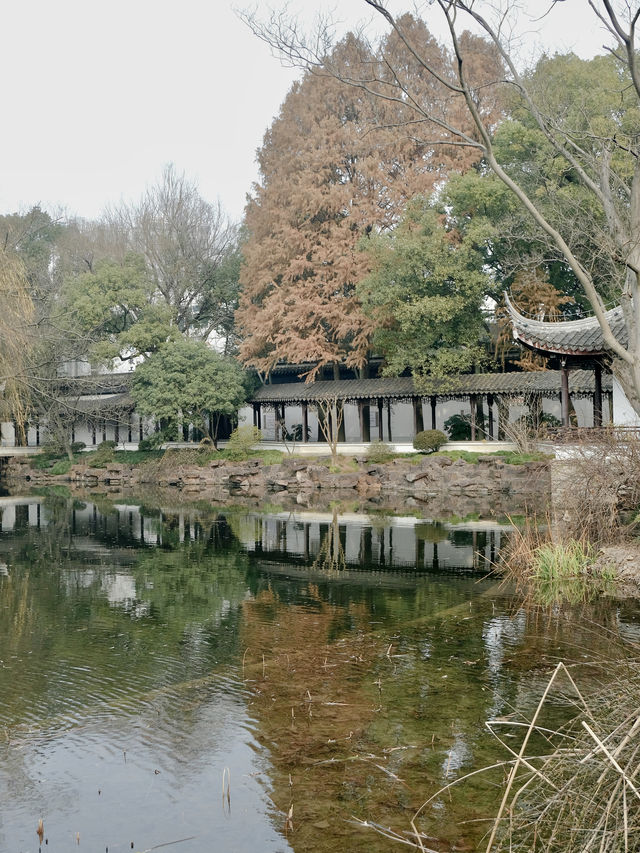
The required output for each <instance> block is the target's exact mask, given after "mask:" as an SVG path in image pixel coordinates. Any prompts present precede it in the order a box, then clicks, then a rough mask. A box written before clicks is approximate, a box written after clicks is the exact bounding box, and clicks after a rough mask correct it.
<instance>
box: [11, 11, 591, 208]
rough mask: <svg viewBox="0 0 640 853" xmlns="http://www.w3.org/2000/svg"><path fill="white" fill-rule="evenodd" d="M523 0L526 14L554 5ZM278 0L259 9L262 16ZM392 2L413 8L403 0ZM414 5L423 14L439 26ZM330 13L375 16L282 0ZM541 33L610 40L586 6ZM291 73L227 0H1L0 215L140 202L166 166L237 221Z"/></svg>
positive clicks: (586, 51)
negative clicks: (191, 181)
mask: <svg viewBox="0 0 640 853" xmlns="http://www.w3.org/2000/svg"><path fill="white" fill-rule="evenodd" d="M249 2H250V0H247V2H246V3H245V2H244V0H237V3H234V4H233V6H240V7H246V6H247V5H249ZM523 2H525V5H527V6H528V7H529V9H532V10H533V14H534V16H535V15H542V14H543V13H544V12H545V11H546V10H547V8H548V6H549V4H550V0H523ZM283 3H284V0H272V2H270V3H262V2H261V3H258V4H257V6H258V10H259V14H260V13H261V10H264V14H266V13H267V12H268V9H269V7H271V6H275V7H281V6H282V5H283ZM388 5H389V8H390V9H391V10H392V11H394V12H398V11H401V10H403V9H411V8H412V2H411V0H389V4H388ZM422 5H423V6H426V9H427V12H426V13H425V17H426V20H427V21H428V22H432V21H436V20H438V17H439V16H438V10H437V9H435V8H430V7H429V6H428V5H427V4H424V3H423V4H422ZM333 8H338V9H339V13H338V15H337V17H339V18H340V19H341V20H344V21H345V24H346V26H345V29H348V28H350V27H351V28H353V27H354V26H355V25H356V24H357V23H358V22H360V21H363V20H364V21H367V20H370V19H371V10H370V9H369V7H367V6H366V5H365V4H364V2H363V0H340V2H339V3H335V2H332V0H317V2H312V0H290V3H289V9H290V11H291V12H292V13H301V14H303V15H305V16H306V17H307V20H309V21H310V20H311V19H312V17H313V13H314V12H315V11H316V10H323V9H325V10H330V9H333ZM541 26H542V27H543V32H542V35H541V36H537V35H536V31H537V30H538V29H539V28H540V27H541ZM527 28H528V29H529V26H528V27H527ZM432 29H433V32H434V33H436V35H438V34H439V32H441V31H439V30H438V28H437V27H436V26H432ZM536 40H538V41H540V42H541V43H544V44H545V45H547V46H548V47H549V48H550V49H552V50H565V49H567V50H568V49H573V50H575V52H577V53H579V54H580V55H582V56H591V55H593V54H594V53H596V52H598V51H599V49H600V46H601V45H602V44H603V42H604V41H605V38H604V36H603V34H602V31H598V29H597V28H596V26H595V25H594V19H593V17H592V16H591V15H590V13H589V10H588V8H587V2H586V0H564V2H562V3H560V4H558V6H557V7H556V9H555V10H554V11H553V13H552V14H551V15H550V16H548V17H547V18H546V19H545V20H544V22H543V23H532V24H531V25H530V34H529V36H528V40H527V46H528V45H529V44H531V45H532V46H533V43H534V42H535V41H536ZM298 73H299V72H298V71H296V70H294V69H290V68H283V67H282V66H281V65H280V63H279V61H278V60H277V59H274V58H273V57H272V56H271V54H270V51H269V49H268V48H267V46H266V45H264V44H263V43H262V42H260V41H259V40H258V39H257V38H256V37H255V36H253V35H252V33H251V32H250V31H249V30H248V28H247V27H246V26H245V25H244V24H243V23H242V22H241V21H240V20H239V19H238V18H237V16H236V15H235V14H234V11H233V8H232V4H231V3H230V2H228V0H171V2H169V0H110V2H108V3H106V2H104V0H22V2H12V3H6V4H3V11H2V35H1V36H0V79H2V80H3V87H2V88H3V93H2V116H3V119H4V120H3V122H2V134H1V136H0V213H8V212H12V211H15V210H19V209H25V208H27V207H29V206H31V205H33V204H37V203H39V204H41V205H42V206H43V207H46V208H47V209H49V210H52V209H55V208H64V209H65V210H66V211H67V212H68V213H70V214H77V215H80V216H83V217H86V218H94V217H97V216H98V215H99V214H100V212H101V210H102V209H103V208H104V207H105V205H106V204H108V203H117V202H118V201H120V200H121V199H125V200H130V199H134V198H137V197H138V196H139V195H140V194H141V192H142V191H143V189H144V187H145V186H146V185H147V184H150V183H154V182H155V181H156V180H157V179H158V178H159V176H160V173H161V170H162V167H163V166H164V165H165V164H166V163H169V162H173V163H175V165H176V168H177V169H178V170H179V171H184V172H186V174H187V176H188V177H189V178H191V179H194V180H195V181H196V182H197V183H198V186H199V188H200V192H201V194H202V195H203V196H204V197H205V198H206V199H208V200H210V201H215V200H216V199H217V198H219V199H220V201H221V202H222V205H223V207H224V209H225V210H226V212H227V213H228V214H229V215H230V216H231V217H232V218H235V219H239V218H240V217H241V216H242V211H243V208H244V203H245V196H246V193H247V192H248V191H249V189H250V186H251V183H252V181H253V180H255V179H256V176H257V170H256V165H255V152H256V149H257V148H258V147H259V146H260V144H261V142H262V137H263V134H264V132H265V130H266V129H267V127H268V126H269V125H270V123H271V121H272V119H273V117H274V116H275V115H276V114H277V112H278V109H279V106H280V104H281V103H282V101H283V100H284V98H285V96H286V93H287V90H288V89H289V86H290V85H291V83H292V81H293V80H294V79H295V77H296V76H297V74H298Z"/></svg>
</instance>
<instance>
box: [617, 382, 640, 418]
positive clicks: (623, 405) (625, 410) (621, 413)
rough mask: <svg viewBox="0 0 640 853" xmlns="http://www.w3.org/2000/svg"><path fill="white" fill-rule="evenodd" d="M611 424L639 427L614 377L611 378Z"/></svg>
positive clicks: (635, 416)
mask: <svg viewBox="0 0 640 853" xmlns="http://www.w3.org/2000/svg"><path fill="white" fill-rule="evenodd" d="M613 423H614V424H615V425H616V426H640V418H639V417H638V415H637V414H636V412H635V411H634V409H633V406H632V405H631V403H630V402H629V401H628V400H627V398H626V396H625V393H624V391H623V390H622V386H621V385H620V383H619V382H618V380H617V379H616V378H615V376H614V377H613Z"/></svg>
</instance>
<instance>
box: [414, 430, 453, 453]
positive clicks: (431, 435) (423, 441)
mask: <svg viewBox="0 0 640 853" xmlns="http://www.w3.org/2000/svg"><path fill="white" fill-rule="evenodd" d="M446 441H447V436H446V435H445V434H444V433H443V432H440V430H439V429H424V430H422V432H419V433H418V434H417V435H416V437H415V438H414V439H413V446H414V447H415V449H416V450H420V451H421V452H422V453H433V451H434V450H438V449H439V448H440V447H442V445H443V444H444V443H445V442H446Z"/></svg>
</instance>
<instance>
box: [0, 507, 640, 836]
mask: <svg viewBox="0 0 640 853" xmlns="http://www.w3.org/2000/svg"><path fill="white" fill-rule="evenodd" d="M0 514H1V519H0V522H1V533H0V697H1V698H0V732H3V733H4V734H3V735H2V736H1V737H0V797H1V798H2V802H3V803H4V804H6V803H10V806H9V807H8V808H6V807H5V808H4V809H3V813H2V816H1V817H0V849H2V850H8V851H14V850H16V851H17V850H30V849H36V847H35V841H36V838H37V836H36V833H35V830H36V827H37V822H38V819H39V818H41V817H42V818H43V820H44V825H45V835H46V836H47V838H48V839H49V845H48V849H50V850H52V851H55V850H68V849H69V848H70V846H71V842H72V840H73V843H74V844H75V837H76V833H77V832H79V833H80V838H81V846H85V847H86V849H95V850H101V849H105V847H106V846H109V849H110V850H112V851H113V850H118V849H119V850H124V849H131V848H130V843H131V842H132V841H133V842H134V844H135V849H147V848H150V847H152V846H154V845H159V844H166V843H169V842H173V841H177V840H180V839H188V838H190V837H191V836H195V837H194V838H191V839H190V840H184V841H181V844H180V845H179V846H177V847H176V849H179V850H189V851H202V850H205V849H214V847H215V848H216V849H228V850H234V851H242V850H252V851H254V850H256V849H260V850H265V851H280V850H288V849H296V850H309V849H313V850H335V849H337V848H338V846H339V845H341V846H342V847H344V848H345V849H349V850H354V851H355V850H363V851H365V850H366V851H375V850H383V849H387V847H388V843H387V842H386V841H384V840H383V839H380V838H379V837H378V836H372V835H371V833H370V832H367V831H365V830H363V828H362V827H361V826H360V825H358V824H357V823H354V822H353V821H354V819H356V820H366V821H376V822H379V823H384V824H386V825H389V826H394V827H395V828H396V829H397V830H398V831H400V830H402V829H405V828H407V827H408V823H409V819H410V817H411V815H412V814H413V811H414V810H415V809H417V808H418V807H419V806H420V805H421V803H422V802H423V801H424V799H425V798H426V796H428V795H430V794H431V793H433V792H434V791H435V790H437V788H438V787H439V786H440V785H441V784H442V783H443V782H446V781H448V780H451V779H453V778H455V777H456V776H458V775H462V774H463V773H466V772H469V770H470V769H473V768H474V767H477V766H481V765H484V764H490V763H492V761H494V760H495V758H496V756H497V755H498V754H499V750H497V748H496V746H495V744H494V743H493V742H492V741H491V739H490V738H489V736H488V735H487V733H486V732H485V731H484V728H483V722H484V720H485V719H488V718H490V717H495V716H498V715H505V714H510V713H514V712H516V713H526V712H527V711H528V710H529V709H530V708H531V707H532V706H534V705H535V702H536V701H537V697H538V695H539V693H538V691H539V689H540V687H541V685H542V684H543V682H544V678H545V674H546V672H547V669H548V667H549V666H550V665H553V664H554V663H555V661H556V660H557V659H558V658H559V657H562V658H563V659H564V660H569V661H575V662H580V661H584V660H585V658H586V657H587V656H588V657H589V658H593V657H595V658H596V659H597V658H598V657H602V658H608V656H610V654H611V639H610V638H611V635H612V634H617V633H619V632H620V631H623V632H625V633H626V634H627V635H631V636H636V635H637V633H638V630H637V625H638V615H637V609H636V608H635V607H633V606H632V605H629V604H627V605H625V606H624V608H621V607H620V606H618V605H615V604H612V603H610V602H606V601H602V602H600V603H598V604H597V605H593V606H590V607H589V608H588V609H586V610H581V611H576V610H574V609H571V608H566V609H564V610H559V609H556V611H554V612H553V613H551V614H544V615H543V614H542V613H541V612H539V611H538V612H536V613H533V614H532V613H530V612H527V611H525V610H522V609H521V608H519V606H518V604H517V602H514V600H513V599H512V597H511V596H510V595H509V594H508V592H507V591H506V590H504V589H501V588H500V587H499V585H498V584H496V583H495V582H494V581H493V580H492V579H487V578H486V577H485V574H486V570H487V568H488V567H490V565H491V564H492V563H493V562H494V561H495V559H496V557H497V554H498V552H499V549H500V547H501V546H502V545H503V543H504V541H505V537H507V536H508V529H507V528H505V527H501V526H499V525H495V524H494V525H486V524H482V523H480V522H476V521H471V522H468V523H463V522H459V523H456V524H443V523H435V522H429V521H426V520H424V519H419V518H410V517H406V518H385V517H379V518H375V517H367V516H362V515H353V516H351V517H349V516H345V515H339V514H338V513H337V512H330V513H326V514H320V513H315V514H314V513H296V514H288V513H279V512H276V513H273V514H260V513H257V512H250V511H248V510H246V509H234V508H225V509H224V510H222V509H220V508H214V507H210V506H206V505H203V506H198V505H194V506H179V507H174V508H171V507H166V506H165V507H163V508H159V507H157V506H154V505H153V504H149V503H147V504H145V503H133V502H121V503H113V504H112V503H109V502H106V501H105V502H96V501H82V502H80V501H77V500H71V499H65V498H60V499H36V498H33V499H29V500H25V501H20V500H15V499H0ZM594 625H595V626H596V628H594ZM603 628H606V632H605V631H604V630H602V629H603ZM560 704H561V703H560ZM225 768H229V770H230V772H231V786H230V801H231V810H230V812H229V810H228V809H227V808H226V807H225V804H224V803H223V802H222V797H221V791H222V779H223V774H225ZM491 781H492V782H495V781H497V780H495V779H494V780H491ZM496 796H497V789H496V788H495V787H493V786H492V785H488V784H487V783H486V782H484V781H481V779H480V777H477V778H476V779H474V781H473V782H472V783H471V784H470V786H469V787H468V788H466V789H465V791H464V793H463V796H462V798H461V799H456V797H455V796H454V797H452V798H451V800H449V799H448V798H447V799H440V800H438V801H436V802H435V804H434V807H433V809H430V810H428V811H427V813H426V814H425V820H424V828H425V830H426V831H428V832H429V833H430V834H431V835H432V836H433V838H434V841H433V846H434V847H435V848H436V849H442V850H448V849H451V847H452V845H456V846H458V847H460V846H463V845H465V844H466V845H471V844H475V843H476V841H477V839H478V838H479V837H480V836H481V834H482V832H483V831H484V827H483V825H482V824H481V823H480V824H478V823H474V822H473V821H475V820H476V819H479V820H480V819H483V818H486V816H487V815H488V814H490V813H491V811H492V809H494V807H495V799H496ZM291 806H293V817H292V818H291V820H290V821H287V820H286V816H287V815H288V814H289V810H290V808H291ZM285 829H286V832H285Z"/></svg>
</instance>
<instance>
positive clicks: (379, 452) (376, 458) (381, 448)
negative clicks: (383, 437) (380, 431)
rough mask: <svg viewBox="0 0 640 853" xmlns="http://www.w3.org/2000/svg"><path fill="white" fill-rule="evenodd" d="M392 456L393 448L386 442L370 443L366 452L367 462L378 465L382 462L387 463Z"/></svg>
mask: <svg viewBox="0 0 640 853" xmlns="http://www.w3.org/2000/svg"><path fill="white" fill-rule="evenodd" d="M394 455H395V454H394V452H393V448H392V447H391V445H390V444H387V443H386V441H379V440H378V441H372V442H371V444H370V445H369V449H368V450H367V462H370V463H372V464H373V465H380V464H381V463H382V462H388V461H389V460H390V459H392V458H393V456H394Z"/></svg>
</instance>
